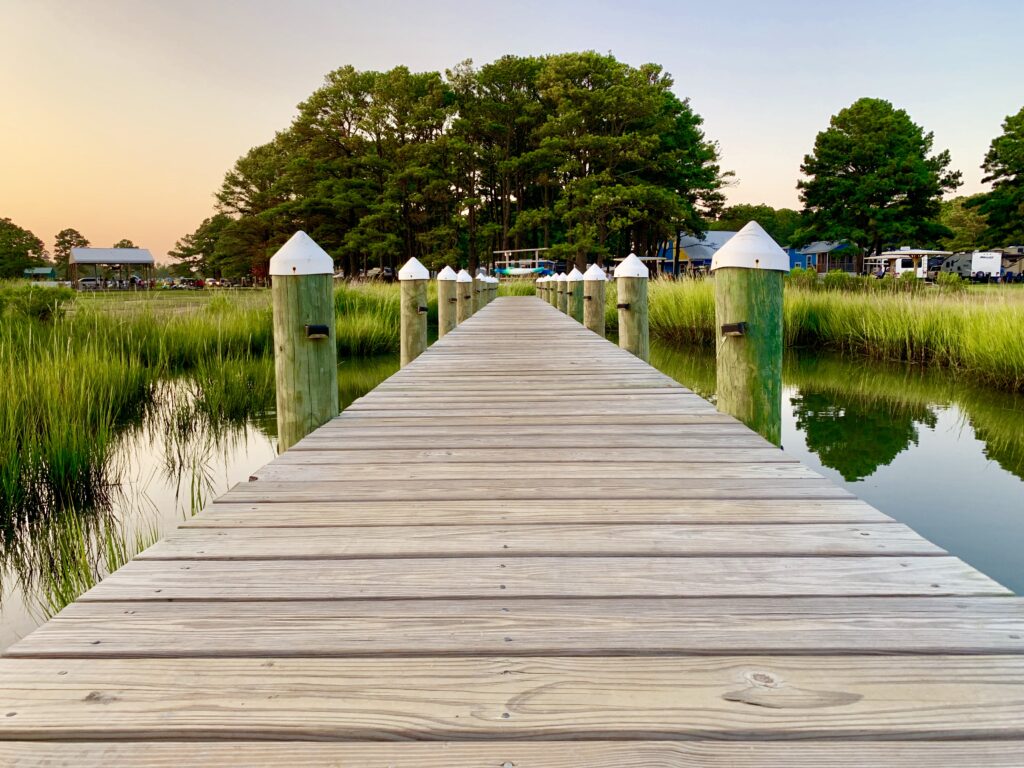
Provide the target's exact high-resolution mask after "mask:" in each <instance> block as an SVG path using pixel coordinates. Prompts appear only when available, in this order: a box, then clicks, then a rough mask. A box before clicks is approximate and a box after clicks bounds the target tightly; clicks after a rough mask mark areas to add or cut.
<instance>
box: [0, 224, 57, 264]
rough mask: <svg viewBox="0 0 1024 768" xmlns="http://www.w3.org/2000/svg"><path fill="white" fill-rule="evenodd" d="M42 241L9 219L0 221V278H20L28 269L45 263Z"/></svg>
mask: <svg viewBox="0 0 1024 768" xmlns="http://www.w3.org/2000/svg"><path fill="white" fill-rule="evenodd" d="M46 258H47V253H46V247H45V246H44V245H43V241H42V240H40V239H39V238H38V237H36V236H35V235H34V234H32V233H31V232H29V231H28V230H27V229H22V228H21V227H19V226H18V225H17V224H15V223H14V222H13V221H11V220H10V219H6V218H4V219H0V278H3V277H8V278H10V277H21V276H22V275H23V274H24V271H25V270H26V269H28V268H30V267H38V266H42V265H44V264H45V263H46Z"/></svg>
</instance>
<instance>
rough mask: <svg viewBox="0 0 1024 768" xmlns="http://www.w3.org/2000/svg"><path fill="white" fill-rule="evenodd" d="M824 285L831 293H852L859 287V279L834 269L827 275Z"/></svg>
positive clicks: (823, 281)
mask: <svg viewBox="0 0 1024 768" xmlns="http://www.w3.org/2000/svg"><path fill="white" fill-rule="evenodd" d="M822 285H824V287H825V288H826V289H827V290H830V291H850V290H853V289H855V288H856V287H857V278H856V277H854V276H853V275H848V274H846V273H845V272H843V271H842V270H841V269H833V270H832V271H831V272H828V273H827V274H826V275H825V277H824V279H823V280H822Z"/></svg>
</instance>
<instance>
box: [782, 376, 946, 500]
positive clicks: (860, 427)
mask: <svg viewBox="0 0 1024 768" xmlns="http://www.w3.org/2000/svg"><path fill="white" fill-rule="evenodd" d="M790 403H791V404H792V406H793V413H794V414H795V415H796V425H797V428H798V429H800V431H801V432H803V433H804V439H805V441H806V442H807V447H808V449H810V450H811V451H813V452H814V453H816V454H817V455H818V458H820V459H821V463H822V464H824V465H825V466H826V467H831V468H832V469H834V470H836V471H837V472H839V474H841V475H842V476H843V479H844V480H846V481H847V482H852V481H855V480H863V479H864V478H865V477H868V476H870V475H872V474H874V472H875V470H877V469H878V468H879V467H881V466H886V465H888V464H889V463H891V462H892V460H893V459H895V458H896V457H897V456H898V455H899V454H900V453H902V452H903V451H905V450H906V449H907V448H908V447H910V445H911V444H914V445H916V444H917V426H918V424H920V423H923V424H925V425H927V426H929V427H934V426H935V421H936V417H935V414H934V413H933V412H932V411H931V410H930V409H929V408H927V407H926V406H921V405H911V406H896V407H894V406H892V405H891V404H888V403H886V404H882V407H879V403H877V402H872V401H870V400H868V399H866V398H863V397H861V396H844V395H840V394H836V393H835V392H821V391H813V390H812V391H808V390H806V389H803V388H801V389H800V391H799V394H798V395H797V396H795V397H792V398H790Z"/></svg>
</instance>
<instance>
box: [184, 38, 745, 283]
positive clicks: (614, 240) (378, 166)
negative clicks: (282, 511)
mask: <svg viewBox="0 0 1024 768" xmlns="http://www.w3.org/2000/svg"><path fill="white" fill-rule="evenodd" d="M672 86H673V81H672V78H671V77H670V76H669V75H667V74H666V73H665V72H664V71H663V70H662V68H661V67H660V66H658V65H656V64H644V65H642V66H640V67H632V66H630V65H627V64H624V63H623V62H620V61H618V60H617V59H615V58H614V57H613V56H611V55H602V54H598V53H594V52H584V53H565V54H558V55H551V56H505V57H502V58H501V59H498V60H497V61H495V62H492V63H490V64H486V65H484V66H482V67H479V68H477V67H474V66H473V65H472V64H471V63H470V62H464V63H462V64H459V65H458V66H456V67H454V68H453V69H450V70H448V71H447V72H446V73H445V74H444V75H442V74H441V73H439V72H424V73H413V72H410V71H409V70H408V69H407V68H405V67H396V68H394V69H392V70H389V71H387V72H364V71H359V70H356V69H355V68H354V67H342V68H340V69H337V70H335V71H334V72H331V73H330V74H329V75H328V76H327V78H326V81H325V83H324V85H323V87H321V88H319V89H318V90H317V91H316V92H315V93H313V94H312V95H311V96H310V97H309V98H308V99H307V100H306V101H304V102H302V103H301V104H300V105H299V107H298V114H297V116H296V118H295V119H294V121H293V122H292V124H291V125H290V126H289V127H288V128H287V129H286V130H284V131H282V132H280V133H278V134H277V135H276V136H275V137H274V139H273V141H271V142H269V143H267V144H264V145H262V146H258V147H255V148H253V149H251V150H250V151H249V152H248V153H246V154H245V155H244V156H242V157H241V158H239V160H238V161H237V162H236V163H235V165H234V167H233V168H232V169H231V170H230V171H229V172H228V173H227V175H226V176H225V178H224V183H223V184H222V185H221V187H220V189H219V190H218V191H217V193H216V200H217V210H218V212H217V214H216V215H215V216H212V217H211V218H209V219H207V220H205V221H204V222H203V223H202V224H201V225H200V226H199V228H198V229H197V230H196V231H195V232H193V233H191V234H189V235H187V236H185V237H183V238H182V239H181V240H180V241H179V242H178V244H177V246H176V248H175V250H174V252H173V253H172V255H173V256H174V257H175V258H176V259H178V260H179V261H180V262H181V263H182V264H183V265H185V267H186V268H188V269H201V270H202V271H204V272H205V273H208V274H211V275H214V276H217V275H227V276H231V275H237V274H242V273H248V272H255V273H256V274H259V273H260V272H261V271H265V269H266V266H267V262H268V261H269V258H270V256H271V255H272V254H273V253H274V251H275V250H276V249H277V248H278V247H279V246H280V245H281V243H282V242H284V240H286V239H287V238H288V237H289V236H290V235H291V234H292V233H293V232H294V231H295V230H296V229H304V230H305V231H306V232H307V233H308V234H309V235H310V236H312V237H313V239H315V240H316V241H317V242H318V243H319V244H320V245H321V246H322V247H323V248H325V250H327V251H328V252H329V253H330V254H331V255H332V256H333V257H334V258H335V259H336V261H337V262H338V264H339V265H340V266H341V267H342V268H343V269H344V271H345V272H346V273H347V274H349V275H352V274H355V273H357V272H359V271H360V270H365V269H366V268H367V267H369V266H377V265H379V266H391V267H395V266H396V265H397V264H399V263H401V262H403V261H405V260H406V259H408V258H410V257H413V256H415V257H417V258H418V259H420V260H421V261H423V262H424V263H425V264H427V265H428V266H439V265H441V264H445V263H461V264H467V263H468V264H469V265H470V266H476V265H477V264H478V263H479V262H481V261H484V260H489V259H490V256H491V253H492V251H496V250H509V249H520V248H550V249H551V253H550V255H551V256H552V257H554V258H560V259H565V260H567V261H569V262H573V261H574V262H576V263H577V264H580V265H585V264H586V263H587V261H588V259H589V260H590V261H593V260H594V259H595V258H608V257H612V256H620V255H625V254H627V253H628V252H629V251H630V250H636V251H637V252H642V253H653V252H655V251H656V250H657V249H658V248H659V247H663V246H664V245H665V243H666V242H668V241H669V240H670V239H672V238H674V237H676V233H678V232H679V231H680V230H688V231H703V230H704V229H705V227H706V225H707V221H708V220H709V219H712V218H714V217H715V215H716V214H717V213H718V212H719V211H720V210H721V207H722V204H723V199H724V198H723V195H722V192H721V188H722V185H723V182H724V179H725V177H726V174H724V173H723V172H722V170H721V168H720V167H719V163H718V150H717V147H716V146H715V145H714V143H712V142H710V141H709V140H708V139H707V138H706V137H705V135H704V132H703V130H702V127H701V126H702V119H701V117H700V116H699V115H697V114H696V113H695V112H694V111H693V109H692V108H691V107H690V105H689V103H688V101H686V100H685V99H681V98H679V97H678V96H676V95H675V93H673V91H672Z"/></svg>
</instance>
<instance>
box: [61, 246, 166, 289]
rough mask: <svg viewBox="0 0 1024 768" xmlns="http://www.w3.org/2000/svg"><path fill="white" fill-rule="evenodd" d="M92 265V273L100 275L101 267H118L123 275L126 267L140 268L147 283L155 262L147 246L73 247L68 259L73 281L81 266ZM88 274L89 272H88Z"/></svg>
mask: <svg viewBox="0 0 1024 768" xmlns="http://www.w3.org/2000/svg"><path fill="white" fill-rule="evenodd" d="M90 265H91V266H92V274H93V275H95V276H97V277H98V276H99V268H100V267H101V266H102V267H111V268H116V269H117V272H118V275H120V276H122V277H123V274H122V273H123V270H124V268H125V267H128V268H130V269H134V268H138V269H139V270H140V271H141V272H142V274H141V275H140V277H142V278H143V279H144V280H145V281H146V284H147V285H148V284H149V280H150V278H151V277H152V274H153V267H154V266H155V262H154V260H153V254H151V253H150V252H149V249H147V248H72V249H71V257H70V258H69V259H68V268H69V270H70V276H71V281H72V282H73V283H74V282H77V280H78V277H79V268H80V267H89V266H90ZM87 274H88V272H87Z"/></svg>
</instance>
